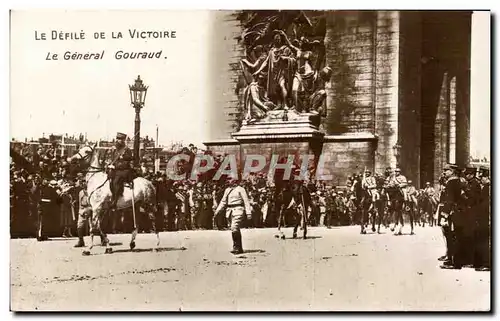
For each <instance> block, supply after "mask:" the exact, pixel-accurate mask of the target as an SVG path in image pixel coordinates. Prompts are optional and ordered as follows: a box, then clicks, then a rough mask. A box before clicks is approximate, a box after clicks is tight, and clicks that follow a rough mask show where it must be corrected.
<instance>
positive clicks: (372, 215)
mask: <svg viewBox="0 0 500 321" xmlns="http://www.w3.org/2000/svg"><path fill="white" fill-rule="evenodd" d="M372 193H378V197H377V198H376V200H375V201H373V197H372V195H371V194H370V192H369V191H367V190H363V196H362V199H361V213H362V215H361V224H360V225H361V234H366V228H367V227H368V226H369V224H370V221H371V225H372V232H375V231H377V233H379V234H380V225H382V219H383V217H384V207H385V206H384V205H385V198H384V193H383V192H381V191H380V190H379V189H377V190H373V191H372ZM375 226H377V227H376V228H375Z"/></svg>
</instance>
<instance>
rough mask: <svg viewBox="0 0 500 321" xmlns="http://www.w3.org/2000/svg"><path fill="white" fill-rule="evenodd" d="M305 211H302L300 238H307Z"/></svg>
mask: <svg viewBox="0 0 500 321" xmlns="http://www.w3.org/2000/svg"><path fill="white" fill-rule="evenodd" d="M306 213H307V212H306V210H305V209H302V237H303V239H304V240H305V239H306V238H307V214H306Z"/></svg>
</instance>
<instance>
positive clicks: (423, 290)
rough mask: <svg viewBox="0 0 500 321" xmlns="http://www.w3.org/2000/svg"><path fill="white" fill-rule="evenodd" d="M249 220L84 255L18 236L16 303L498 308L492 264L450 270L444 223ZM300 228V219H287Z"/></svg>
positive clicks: (51, 306) (63, 244) (124, 241)
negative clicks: (389, 225) (406, 228)
mask: <svg viewBox="0 0 500 321" xmlns="http://www.w3.org/2000/svg"><path fill="white" fill-rule="evenodd" d="M275 232H276V230H274V229H259V230H244V231H243V244H244V247H245V250H246V253H245V254H242V255H239V256H233V255H232V254H230V253H229V252H228V250H229V249H230V246H231V235H230V233H229V232H227V231H186V232H176V233H161V241H162V244H161V245H160V251H158V252H152V250H151V249H152V247H153V246H154V244H155V237H154V235H150V234H141V235H139V236H138V240H137V248H136V250H135V251H134V252H131V251H130V250H129V249H128V243H129V238H130V236H129V235H111V236H110V240H111V242H112V243H115V244H114V245H113V249H114V253H113V254H103V252H104V248H102V247H100V246H98V247H96V248H95V252H94V253H95V255H92V256H82V250H81V249H74V248H72V245H73V244H74V243H75V240H74V239H70V240H67V239H54V240H51V241H47V242H40V243H39V242H36V240H33V239H24V240H12V241H11V301H12V304H11V308H12V310H17V311H19V310H183V311H191V310H264V311H269V310H334V311H345V310H348V311H364V310H488V309H489V307H490V273H489V272H476V271H474V270H473V269H462V270H441V269H439V267H438V265H439V262H438V261H437V260H436V259H437V257H439V256H440V255H442V254H443V252H444V248H443V243H442V237H441V234H440V230H439V228H436V227H434V228H432V227H426V228H417V229H416V235H403V236H394V235H392V234H391V233H389V231H387V233H386V234H381V235H377V234H367V235H360V234H359V229H358V228H357V227H339V228H333V229H326V228H319V227H318V228H312V229H311V230H310V232H309V235H310V236H311V238H310V239H307V240H302V239H296V240H294V239H287V240H279V239H276V238H275V237H274V235H275ZM286 232H287V233H288V236H291V229H287V230H286Z"/></svg>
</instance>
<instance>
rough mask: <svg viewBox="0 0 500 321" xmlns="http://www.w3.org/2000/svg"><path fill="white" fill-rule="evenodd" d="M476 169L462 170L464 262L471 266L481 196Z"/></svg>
mask: <svg viewBox="0 0 500 321" xmlns="http://www.w3.org/2000/svg"><path fill="white" fill-rule="evenodd" d="M476 172H477V169H476V168H475V167H467V168H466V169H465V171H464V175H465V179H466V186H465V189H464V193H463V195H462V196H463V198H464V202H465V213H464V240H463V241H464V247H465V248H464V256H465V257H464V261H465V262H464V263H466V264H467V265H470V266H472V263H473V261H474V248H475V238H474V234H475V230H476V216H477V215H478V212H479V206H478V205H479V201H480V197H481V183H480V182H479V179H478V178H477V177H476Z"/></svg>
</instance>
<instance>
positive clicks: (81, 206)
mask: <svg viewBox="0 0 500 321" xmlns="http://www.w3.org/2000/svg"><path fill="white" fill-rule="evenodd" d="M91 217H92V207H90V204H89V198H88V194H87V189H86V188H82V189H81V190H80V192H79V193H78V221H77V223H76V228H77V231H78V243H77V244H76V245H75V247H83V246H85V242H84V241H83V236H84V234H85V222H88V220H89V219H90V218H91Z"/></svg>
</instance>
